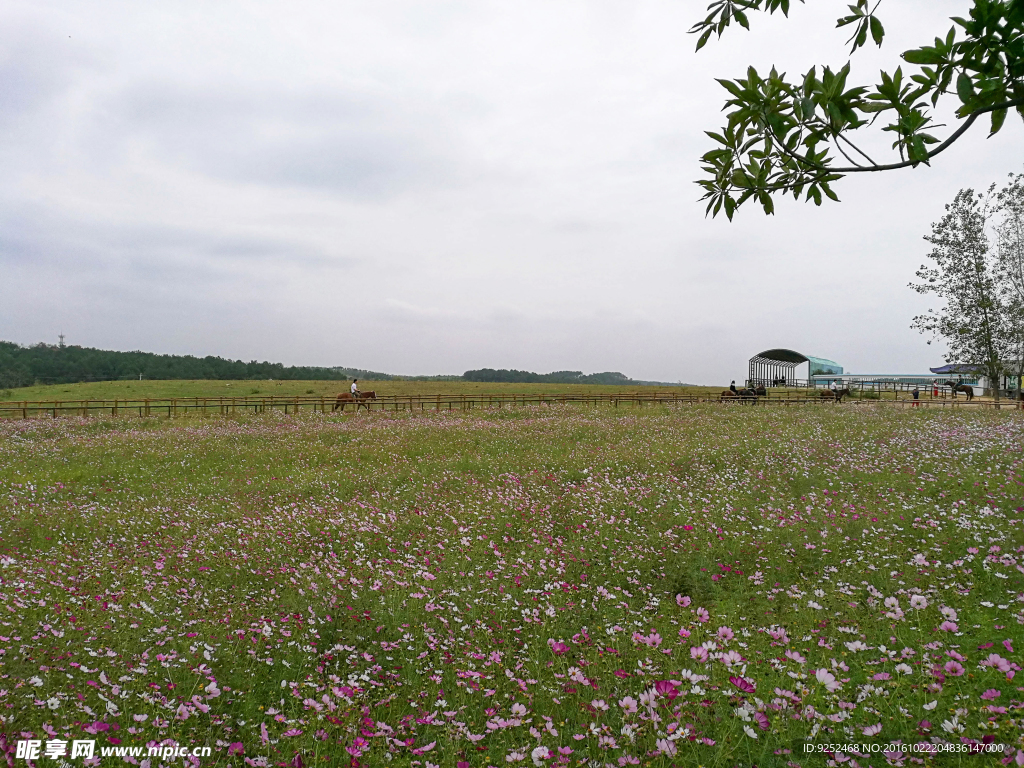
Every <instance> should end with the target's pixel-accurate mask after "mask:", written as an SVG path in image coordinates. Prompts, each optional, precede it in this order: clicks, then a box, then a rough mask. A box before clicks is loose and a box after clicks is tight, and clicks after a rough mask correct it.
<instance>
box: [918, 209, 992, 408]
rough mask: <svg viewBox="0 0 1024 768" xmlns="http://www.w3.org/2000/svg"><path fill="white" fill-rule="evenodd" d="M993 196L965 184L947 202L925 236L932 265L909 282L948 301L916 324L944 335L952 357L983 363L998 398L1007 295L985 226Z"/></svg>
mask: <svg viewBox="0 0 1024 768" xmlns="http://www.w3.org/2000/svg"><path fill="white" fill-rule="evenodd" d="M990 198H991V195H984V194H976V193H975V192H974V190H973V189H961V190H960V191H959V192H958V193H957V195H956V197H955V198H954V199H953V202H952V203H949V204H948V205H946V215H945V216H943V217H942V219H940V220H939V221H938V222H937V223H935V224H932V231H931V234H930V235H926V236H925V238H924V239H925V240H927V241H928V242H929V243H931V244H932V250H931V252H930V253H929V254H928V257H929V258H930V259H931V260H932V262H933V265H932V266H928V265H922V266H921V268H920V269H919V270H917V277H918V278H919V279H920V280H921V281H922V282H920V283H911V284H910V287H911V288H913V289H914V290H915V291H917V292H918V293H932V294H935V295H936V296H937V297H938V298H940V299H943V300H944V302H945V305H944V306H943V307H941V308H940V309H930V310H929V311H928V312H927V313H926V314H923V315H918V316H917V317H915V318H914V322H913V325H912V326H911V327H913V328H916V329H918V330H919V331H921V332H922V333H929V334H931V335H932V337H933V339H934V338H941V339H943V340H944V341H945V342H946V345H947V347H948V349H949V352H948V354H947V356H946V361H947V362H949V363H959V364H966V365H973V366H977V367H979V368H980V369H981V371H982V372H984V373H985V375H986V377H987V378H988V380H989V384H990V386H991V387H992V389H993V393H994V395H995V397H996V399H997V400H998V399H999V384H1000V377H1001V375H1002V372H1003V364H1002V361H1003V360H1004V359H1005V354H1006V351H1007V345H1006V335H1005V333H1004V329H1003V307H1002V298H1003V297H1002V295H1001V292H1000V290H999V286H998V273H997V269H996V264H995V257H994V255H993V251H992V249H990V248H989V242H988V237H987V235H986V231H985V228H986V224H987V220H988V216H989V212H990V207H991V206H990ZM928 343H929V344H930V343H931V340H929V342H928Z"/></svg>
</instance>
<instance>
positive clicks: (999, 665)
mask: <svg viewBox="0 0 1024 768" xmlns="http://www.w3.org/2000/svg"><path fill="white" fill-rule="evenodd" d="M981 666H983V667H994V668H995V669H998V670H999V671H1000V672H1009V671H1010V670H1011V669H1013V667H1011V666H1010V662H1008V661H1007V660H1006V659H1004V658H1003V657H1002V656H1000V655H999V654H998V653H990V654H989V655H988V658H987V659H985V660H984V661H983V662H981Z"/></svg>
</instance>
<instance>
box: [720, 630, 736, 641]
mask: <svg viewBox="0 0 1024 768" xmlns="http://www.w3.org/2000/svg"><path fill="white" fill-rule="evenodd" d="M735 636H736V635H734V634H733V631H732V630H731V629H729V628H728V627H719V628H718V639H719V640H721V641H722V642H723V643H728V642H729V641H730V640H732V639H733V638H734V637H735Z"/></svg>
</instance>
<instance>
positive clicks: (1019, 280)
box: [995, 173, 1024, 400]
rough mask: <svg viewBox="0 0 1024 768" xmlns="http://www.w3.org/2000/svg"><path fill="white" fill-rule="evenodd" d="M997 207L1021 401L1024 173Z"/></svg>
mask: <svg viewBox="0 0 1024 768" xmlns="http://www.w3.org/2000/svg"><path fill="white" fill-rule="evenodd" d="M996 203H997V214H998V222H997V224H996V226H995V234H996V270H997V274H998V277H999V288H1000V291H1001V293H1002V297H1001V298H1002V303H1003V307H1004V317H1005V330H1006V334H1007V338H1008V342H1009V345H1010V347H1011V353H1010V356H1009V357H1010V360H1009V361H1008V362H1009V365H1010V368H1011V373H1012V374H1013V375H1014V376H1015V377H1016V379H1017V399H1018V400H1020V399H1021V378H1022V377H1024V173H1018V174H1012V173H1011V174H1010V181H1009V183H1008V184H1007V185H1006V186H1005V187H1003V188H1002V189H1001V190H999V193H998V194H997V195H996Z"/></svg>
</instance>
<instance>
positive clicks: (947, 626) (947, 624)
mask: <svg viewBox="0 0 1024 768" xmlns="http://www.w3.org/2000/svg"><path fill="white" fill-rule="evenodd" d="M939 629H941V630H942V631H943V632H956V631H957V630H958V629H960V627H958V626H957V625H956V622H955V621H944V622H942V623H941V624H939Z"/></svg>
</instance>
